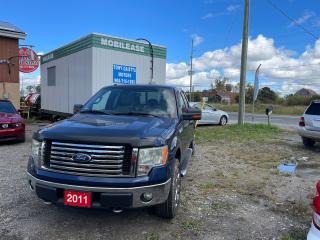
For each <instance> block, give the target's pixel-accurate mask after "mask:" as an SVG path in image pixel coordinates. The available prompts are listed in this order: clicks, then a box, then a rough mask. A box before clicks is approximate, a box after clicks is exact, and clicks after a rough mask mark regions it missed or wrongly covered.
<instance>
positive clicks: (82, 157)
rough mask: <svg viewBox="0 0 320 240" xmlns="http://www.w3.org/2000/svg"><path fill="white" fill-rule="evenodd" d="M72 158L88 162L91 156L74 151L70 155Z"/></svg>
mask: <svg viewBox="0 0 320 240" xmlns="http://www.w3.org/2000/svg"><path fill="white" fill-rule="evenodd" d="M72 160H73V161H76V162H89V161H90V160H91V156H90V155H88V154H84V153H76V154H73V155H72Z"/></svg>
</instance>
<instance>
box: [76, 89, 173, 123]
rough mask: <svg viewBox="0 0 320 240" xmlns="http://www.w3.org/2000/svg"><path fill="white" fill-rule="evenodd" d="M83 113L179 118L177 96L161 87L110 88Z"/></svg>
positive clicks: (99, 93) (93, 98)
mask: <svg viewBox="0 0 320 240" xmlns="http://www.w3.org/2000/svg"><path fill="white" fill-rule="evenodd" d="M81 112H95V113H96V112H100V113H103V112H104V113H106V114H124V115H125V114H130V115H135V114H136V115H141V116H143V115H150V116H158V117H168V118H176V117H177V108H176V101H175V94H174V91H173V90H172V89H168V88H161V87H156V88H155V87H109V88H103V89H101V90H100V91H99V92H98V93H96V94H95V95H94V96H93V97H92V98H91V99H90V100H89V101H88V102H87V103H86V104H85V105H84V106H83V107H82V109H81Z"/></svg>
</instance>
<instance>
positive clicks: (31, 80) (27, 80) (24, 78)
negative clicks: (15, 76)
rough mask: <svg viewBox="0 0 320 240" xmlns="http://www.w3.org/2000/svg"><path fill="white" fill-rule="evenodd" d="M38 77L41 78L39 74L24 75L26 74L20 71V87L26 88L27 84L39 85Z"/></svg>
mask: <svg viewBox="0 0 320 240" xmlns="http://www.w3.org/2000/svg"><path fill="white" fill-rule="evenodd" d="M40 79H41V76H40V74H38V75H33V76H32V75H31V76H29V74H27V75H26V74H23V73H20V87H21V88H22V87H23V88H26V87H27V86H30V85H31V86H36V85H39V84H40Z"/></svg>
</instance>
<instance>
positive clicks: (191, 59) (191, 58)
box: [190, 38, 193, 101]
mask: <svg viewBox="0 0 320 240" xmlns="http://www.w3.org/2000/svg"><path fill="white" fill-rule="evenodd" d="M192 75H193V38H192V40H191V55H190V101H193V96H192Z"/></svg>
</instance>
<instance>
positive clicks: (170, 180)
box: [27, 85, 201, 219]
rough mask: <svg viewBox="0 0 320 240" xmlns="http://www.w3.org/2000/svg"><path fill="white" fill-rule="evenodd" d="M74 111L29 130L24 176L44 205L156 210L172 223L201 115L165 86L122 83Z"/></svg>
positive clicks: (109, 88) (97, 94)
mask: <svg viewBox="0 0 320 240" xmlns="http://www.w3.org/2000/svg"><path fill="white" fill-rule="evenodd" d="M74 109H75V110H74V111H75V114H74V115H73V116H72V117H71V118H69V119H66V120H63V121H59V122H56V123H54V124H51V125H49V126H47V127H45V128H42V129H40V130H39V131H37V132H36V133H34V136H33V139H32V150H31V156H30V158H29V162H28V168H27V176H28V182H29V185H30V188H31V189H32V190H33V191H35V192H36V194H37V196H38V197H39V198H41V199H42V200H44V201H45V202H46V203H54V204H61V205H67V206H73V207H85V208H107V209H112V210H113V211H114V212H120V211H122V210H123V209H127V208H138V207H149V206H152V207H154V208H155V213H156V214H157V215H159V216H161V217H163V218H169V219H170V218H173V217H174V216H175V215H176V213H177V209H178V206H179V199H180V189H181V177H183V176H184V175H185V174H186V173H187V166H188V162H189V160H190V158H191V156H192V153H193V150H194V146H195V126H196V123H195V122H196V120H200V119H201V111H200V110H199V109H196V108H191V107H190V106H189V103H188V100H187V97H186V95H185V93H184V92H183V91H182V90H180V89H177V88H175V87H171V86H158V85H134V86H133V85H128V86H125V85H121V86H116V85H115V86H109V87H105V88H102V89H101V90H100V91H98V92H97V93H96V94H95V95H94V96H93V97H92V98H91V99H89V101H87V103H85V104H84V105H75V108H74Z"/></svg>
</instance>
